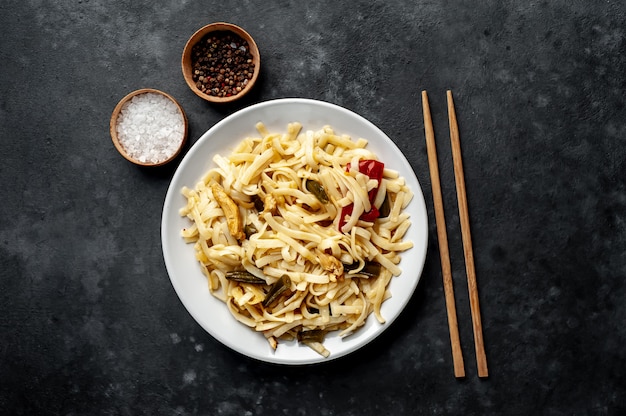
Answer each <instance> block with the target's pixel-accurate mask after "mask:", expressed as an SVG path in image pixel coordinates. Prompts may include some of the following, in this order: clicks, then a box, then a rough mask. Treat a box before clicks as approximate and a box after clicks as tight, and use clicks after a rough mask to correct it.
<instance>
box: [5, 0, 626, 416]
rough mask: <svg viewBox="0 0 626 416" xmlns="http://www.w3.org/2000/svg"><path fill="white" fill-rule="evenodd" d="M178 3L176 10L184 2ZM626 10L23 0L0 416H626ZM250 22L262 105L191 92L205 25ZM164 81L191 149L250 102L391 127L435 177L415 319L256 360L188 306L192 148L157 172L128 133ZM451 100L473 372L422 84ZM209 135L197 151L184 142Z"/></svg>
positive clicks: (12, 63) (11, 33)
mask: <svg viewBox="0 0 626 416" xmlns="http://www.w3.org/2000/svg"><path fill="white" fill-rule="evenodd" d="M170 3H171V4H170ZM625 12H626V5H625V4H624V2H621V1H613V0H608V1H602V2H600V1H582V0H577V1H571V0H555V1H530V2H516V1H484V2H461V1H381V0H375V1H351V2H348V1H345V2H340V1H335V0H332V1H331V0H325V1H319V2H298V1H275V2H268V1H260V0H251V1H240V2H234V1H230V2H229V1H226V2H216V1H192V0H188V1H182V2H167V1H163V0H156V1H145V0H141V1H103V0H101V1H96V0H82V1H80V0H79V1H67V0H61V1H55V2H46V1H41V0H39V1H37V0H26V1H16V0H5V1H3V2H2V3H1V4H0V35H1V38H0V62H1V63H0V138H1V140H0V155H2V156H1V158H2V160H1V163H0V180H1V181H2V187H1V190H2V202H1V203H0V221H1V222H0V413H3V414H13V415H19V414H67V415H82V414H111V415H113V414H116V415H117V414H128V415H131V414H132V415H137V414H185V415H186V414H207V415H283V414H284V415H325V416H330V415H383V414H402V415H404V414H407V415H408V414H424V415H429V414H466V415H500V414H510V415H527V414H546V415H572V414H575V415H587V414H589V415H617V414H624V412H625V411H626V377H625V372H626V349H625V348H624V344H625V343H626V329H625V325H624V324H625V323H626V306H625V300H626V288H625V286H624V279H625V277H626V178H625V174H626V166H625V164H624V159H625V151H626V117H625V116H626V114H625V110H624V93H625V91H626V83H625V80H626V75H625V73H626V42H625V33H624V30H625V27H624V22H625V17H626V16H625ZM214 21H228V22H232V23H236V24H239V25H241V26H243V27H244V28H245V29H246V30H248V31H249V32H250V33H251V34H252V35H253V37H254V38H255V39H256V41H257V43H258V45H259V48H260V50H261V54H262V72H261V78H260V82H259V84H258V85H257V86H256V87H255V89H254V91H253V93H251V95H250V96H249V97H246V98H245V100H244V101H242V102H239V103H237V104H234V105H225V106H214V105H210V104H208V103H205V102H203V101H202V100H201V99H199V98H198V97H196V96H195V95H193V93H192V92H191V91H190V90H189V89H188V88H187V86H186V85H185V83H184V80H183V77H182V74H181V70H180V65H179V61H180V56H181V53H182V49H183V46H184V44H185V42H186V40H187V38H188V37H189V36H190V35H191V34H192V33H193V32H194V31H195V30H196V29H198V28H200V27H201V26H203V25H205V24H207V23H210V22H214ZM143 87H152V88H158V89H162V90H164V91H166V92H168V93H170V94H172V95H173V96H174V97H175V98H177V99H178V100H179V102H180V103H181V104H182V106H183V107H184V109H185V111H186V112H187V116H188V117H189V122H190V135H189V139H190V144H193V142H194V141H195V140H197V139H198V138H199V137H200V135H201V134H202V133H203V132H205V131H206V130H207V129H208V128H210V127H211V126H212V125H213V124H214V123H216V122H217V121H219V120H221V119H222V118H223V117H225V116H226V115H228V114H231V113H232V112H234V111H236V110H237V109H239V108H242V107H244V106H247V105H250V104H254V103H256V102H260V101H265V100H269V99H273V98H280V97H306V98H314V99H320V100H325V101H329V102H332V103H335V104H339V105H342V106H345V107H347V108H349V109H350V110H353V111H355V112H357V113H359V114H361V115H363V116H365V117H366V118H368V119H370V120H371V121H372V122H373V123H375V124H376V125H378V126H379V127H380V128H381V129H382V130H383V131H385V132H386V133H387V134H388V135H389V136H390V137H392V138H393V140H394V141H395V142H396V143H397V144H398V146H399V147H400V148H401V149H402V151H403V152H405V154H406V155H407V158H408V159H409V161H410V162H411V164H412V166H413V168H414V169H415V172H416V174H417V176H418V178H419V179H420V181H421V183H422V185H423V191H424V194H425V197H426V203H427V206H428V210H429V220H430V232H431V238H430V248H429V252H428V258H427V263H426V267H425V270H424V274H423V277H422V281H421V282H420V285H419V287H418V290H417V292H416V294H415V296H414V298H413V299H412V301H411V303H410V304H409V306H408V308H407V309H406V311H405V312H404V313H403V314H402V315H401V317H400V318H399V319H398V320H397V321H396V322H395V323H394V324H393V325H392V326H391V327H390V328H389V329H388V330H387V331H386V332H385V333H384V335H383V336H382V337H381V338H379V339H377V340H376V341H375V342H374V343H373V344H371V345H369V346H367V347H366V348H364V349H362V350H361V351H359V352H357V353H355V354H353V355H351V356H349V357H346V358H344V359H340V360H337V361H333V362H331V363H329V364H323V365H318V366H313V367H306V368H285V367H279V366H273V365H267V364H263V363H258V362H255V361H252V360H249V359H247V358H245V357H242V356H240V355H238V354H237V353H234V352H232V351H230V350H229V349H227V348H226V347H223V346H222V345H221V344H219V343H218V342H217V341H215V340H214V339H213V338H212V337H211V336H209V335H208V334H206V333H205V332H204V331H203V330H202V329H201V328H200V327H199V326H198V325H197V324H196V323H195V321H193V319H192V318H191V317H190V316H189V314H188V313H187V312H186V311H185V309H184V307H183V306H182V304H181V302H180V301H179V300H178V298H177V297H176V294H175V293H174V290H173V288H172V286H171V284H170V282H169V279H168V276H167V273H166V270H165V267H164V263H163V260H162V254H161V243H160V235H159V232H160V230H159V228H160V216H161V209H162V203H163V199H164V196H165V192H166V190H167V187H168V184H169V180H170V179H171V177H172V174H173V172H174V169H175V168H176V165H177V164H178V162H179V161H180V159H178V160H177V161H176V162H175V163H174V164H172V165H171V166H168V167H165V168H161V169H140V168H138V167H136V166H133V165H131V164H130V163H128V162H126V161H125V160H124V159H122V158H121V157H120V156H119V154H118V153H117V152H116V151H115V149H114V147H113V145H112V143H111V140H110V137H109V133H108V123H109V117H110V115H111V112H112V110H113V107H114V106H115V105H116V103H117V102H118V101H119V99H120V98H122V97H123V96H124V95H126V94H127V93H128V92H130V91H132V90H134V89H138V88H143ZM448 88H451V89H452V90H453V91H454V94H455V99H456V108H457V114H458V118H459V126H460V130H461V142H462V146H463V157H464V162H465V177H466V182H467V192H468V198H469V207H470V216H471V225H472V232H473V240H474V251H475V259H476V269H477V275H478V285H479V289H480V299H481V305H482V313H483V325H484V336H485V341H486V345H487V357H488V360H489V366H490V377H489V378H488V379H487V380H479V379H478V377H477V376H476V366H475V362H474V353H473V344H472V332H471V324H470V318H469V306H468V301H467V291H466V290H465V287H466V286H465V274H464V263H463V259H462V245H461V239H460V233H459V221H458V214H457V213H456V212H455V211H456V195H455V189H454V177H453V171H452V163H451V156H450V147H449V141H448V139H447V134H448V130H447V115H446V108H445V90H446V89H448ZM422 89H426V90H428V91H429V93H430V98H431V108H432V111H433V118H434V122H435V131H436V132H437V140H438V149H439V160H440V170H441V175H442V177H441V178H442V183H443V193H444V202H445V204H446V207H447V212H446V214H447V221H448V230H449V239H450V250H451V254H452V266H453V276H454V279H455V284H456V288H457V290H456V295H457V296H456V297H457V308H458V311H459V321H460V329H461V341H462V344H463V350H464V353H465V361H466V371H467V375H468V376H467V377H466V379H465V380H460V381H459V380H456V379H455V378H454V377H453V373H452V360H451V354H450V344H449V340H448V332H447V323H446V315H445V307H444V299H443V291H442V283H441V271H440V267H439V254H438V250H437V241H436V237H435V223H434V216H433V211H432V193H431V189H430V176H429V172H428V165H427V158H426V148H425V140H424V134H423V122H422V118H421V102H420V92H421V90H422ZM186 150H188V149H186Z"/></svg>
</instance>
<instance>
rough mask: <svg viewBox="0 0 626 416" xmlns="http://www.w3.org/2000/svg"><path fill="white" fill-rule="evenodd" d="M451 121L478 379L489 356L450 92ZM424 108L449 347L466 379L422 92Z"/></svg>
mask: <svg viewBox="0 0 626 416" xmlns="http://www.w3.org/2000/svg"><path fill="white" fill-rule="evenodd" d="M446 95H447V99H448V120H449V124H450V142H451V145H452V160H453V163H454V177H455V181H456V191H457V199H458V205H459V218H460V221H461V234H462V237H463V252H464V255H465V271H466V273H467V286H468V290H469V301H470V310H471V313H472V326H473V330H474V348H475V350H476V365H477V367H478V377H487V376H488V371H487V356H486V355H485V344H484V341H483V332H482V323H481V319H480V305H479V301H478V286H477V284H476V271H475V269H474V253H473V250H472V238H471V234H470V225H469V213H468V209H467V195H466V192H465V177H464V175H463V161H462V158H461V142H460V139H459V127H458V124H457V120H456V112H455V110H454V101H453V100H452V91H450V90H448V91H447V94H446ZM422 107H423V112H424V131H425V135H426V147H427V152H428V166H429V168H430V176H431V183H432V188H433V202H434V205H435V220H436V223H437V238H438V240H439V255H440V258H441V271H442V275H443V287H444V294H445V300H446V311H447V313H448V327H449V331H450V343H451V344H452V359H453V363H454V375H455V377H457V378H459V377H465V368H464V364H463V351H462V350H461V341H460V339H459V328H458V322H457V316H456V306H455V302H454V287H453V284H452V271H451V266H450V252H449V249H448V236H447V232H446V220H445V216H444V210H443V199H442V197H441V182H440V180H439V166H438V162H437V148H436V146H435V132H434V130H433V121H432V118H431V115H430V105H429V104H428V94H427V93H426V91H422Z"/></svg>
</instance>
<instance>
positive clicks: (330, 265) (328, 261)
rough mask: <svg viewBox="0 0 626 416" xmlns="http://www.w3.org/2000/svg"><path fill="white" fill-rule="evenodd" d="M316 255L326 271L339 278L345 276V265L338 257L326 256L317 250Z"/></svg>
mask: <svg viewBox="0 0 626 416" xmlns="http://www.w3.org/2000/svg"><path fill="white" fill-rule="evenodd" d="M315 254H317V258H318V259H319V261H320V265H321V266H322V267H323V268H324V270H326V271H327V272H330V273H332V274H334V275H335V276H337V277H340V276H343V263H342V262H340V261H339V260H338V259H337V257H335V256H331V255H330V254H326V253H324V252H323V251H320V250H315Z"/></svg>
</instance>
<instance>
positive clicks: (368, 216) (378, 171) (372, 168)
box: [339, 160, 385, 230]
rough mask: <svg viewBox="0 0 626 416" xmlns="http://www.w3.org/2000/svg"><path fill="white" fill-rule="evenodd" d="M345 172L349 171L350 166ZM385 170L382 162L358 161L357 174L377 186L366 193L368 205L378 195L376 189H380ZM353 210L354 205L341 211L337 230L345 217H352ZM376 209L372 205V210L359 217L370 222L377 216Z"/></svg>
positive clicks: (341, 225) (343, 223) (340, 227)
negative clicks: (360, 174)
mask: <svg viewBox="0 0 626 416" xmlns="http://www.w3.org/2000/svg"><path fill="white" fill-rule="evenodd" d="M346 170H348V171H349V170H350V164H349V163H348V166H347V168H346ZM384 170H385V164H384V163H383V162H379V161H378V160H360V161H359V172H361V173H363V174H364V175H367V176H369V178H370V179H375V180H376V181H377V182H378V186H377V187H376V188H373V189H372V190H370V191H369V193H368V199H369V201H370V203H372V204H373V203H374V200H375V199H376V194H377V193H378V188H380V183H381V181H382V180H383V171H384ZM353 209H354V204H350V205H346V206H345V207H343V208H342V209H341V218H339V230H341V229H342V228H343V226H344V225H345V224H346V216H350V215H352V210H353ZM379 214H380V213H379V212H378V209H377V208H376V207H375V206H373V205H372V209H371V210H369V211H368V212H364V213H363V214H361V216H360V217H359V218H360V219H361V220H363V221H368V222H372V221H374V220H375V219H376V218H378V216H379Z"/></svg>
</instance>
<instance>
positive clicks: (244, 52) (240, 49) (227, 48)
mask: <svg viewBox="0 0 626 416" xmlns="http://www.w3.org/2000/svg"><path fill="white" fill-rule="evenodd" d="M252 61H253V60H252V55H251V54H250V47H249V45H248V42H247V41H245V40H244V39H242V38H241V37H240V36H239V35H237V34H235V33H232V32H228V31H217V32H211V33H209V34H207V35H206V36H205V37H203V38H202V39H201V40H200V41H199V42H198V43H196V44H195V45H194V46H193V48H192V50H191V63H192V66H193V68H194V71H193V80H194V82H195V83H196V86H197V87H198V89H200V90H201V91H202V92H203V93H205V94H208V95H213V96H216V97H230V96H232V95H236V94H238V93H239V92H241V91H242V90H243V89H244V88H245V86H246V85H247V84H248V80H249V79H252V75H253V72H254V62H252Z"/></svg>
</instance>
